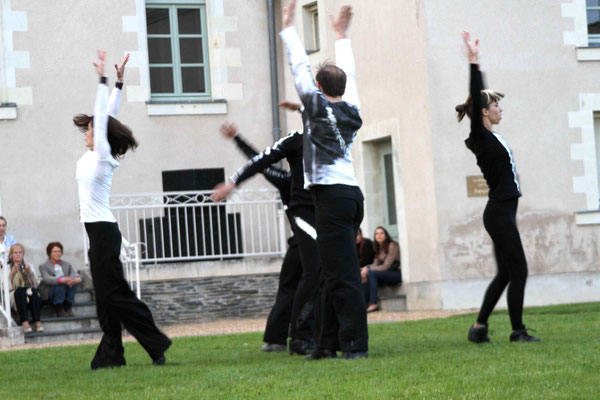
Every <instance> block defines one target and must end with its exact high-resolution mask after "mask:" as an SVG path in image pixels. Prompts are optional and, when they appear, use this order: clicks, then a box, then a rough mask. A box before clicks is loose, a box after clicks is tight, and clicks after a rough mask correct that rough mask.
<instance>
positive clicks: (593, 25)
mask: <svg viewBox="0 0 600 400" xmlns="http://www.w3.org/2000/svg"><path fill="white" fill-rule="evenodd" d="M587 22H588V33H589V34H599V33H600V11H597V10H594V11H591V10H588V12H587Z"/></svg>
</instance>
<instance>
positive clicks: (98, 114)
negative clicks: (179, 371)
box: [73, 50, 171, 369]
mask: <svg viewBox="0 0 600 400" xmlns="http://www.w3.org/2000/svg"><path fill="white" fill-rule="evenodd" d="M105 57H106V52H105V51H100V50H99V51H98V61H97V62H94V67H95V68H96V72H97V73H98V75H99V76H100V84H99V85H98V90H97V92H96V103H95V106H94V115H93V116H88V115H85V114H79V115H76V116H75V117H74V118H73V122H74V123H75V125H76V126H77V127H78V128H79V129H80V130H81V131H82V132H84V133H85V144H86V146H87V147H88V148H90V151H88V152H86V153H85V154H84V155H83V156H82V157H81V158H80V159H79V161H78V162H77V173H76V178H77V183H78V186H79V189H78V191H79V209H80V217H81V222H83V223H84V224H85V230H86V231H87V234H88V237H89V243H90V249H89V256H90V269H91V272H92V280H93V284H94V291H95V293H96V309H97V313H98V321H99V322H100V327H101V328H102V331H103V332H104V335H103V336H102V341H101V342H100V345H99V346H98V350H97V351H96V354H95V355H94V358H93V359H92V362H91V367H92V369H98V368H106V367H119V366H121V365H125V358H124V357H123V353H124V349H123V341H122V337H121V323H122V324H123V326H124V327H125V329H127V330H128V331H129V333H131V334H132V335H133V336H134V337H135V338H136V339H137V340H138V342H139V343H140V344H141V345H142V346H143V347H144V349H145V350H146V351H147V352H148V354H149V355H150V357H151V358H152V363H153V364H154V365H163V364H164V363H165V351H166V350H167V349H168V348H169V346H170V345H171V340H170V339H169V338H168V337H167V336H165V335H164V334H163V333H162V332H161V331H160V330H159V329H158V328H157V327H156V324H155V323H154V319H153V318H152V313H151V312H150V310H149V309H148V307H147V306H146V304H145V303H143V302H142V301H141V300H140V299H138V298H137V297H136V296H135V293H134V292H133V291H132V290H131V289H130V288H129V285H128V284H127V282H126V281H125V278H124V277H123V265H122V264H121V261H120V260H119V255H120V253H121V232H120V231H119V227H118V225H117V223H116V220H115V217H114V216H113V215H112V212H111V211H110V206H109V197H110V187H111V184H112V176H113V174H114V171H115V169H116V168H117V167H118V166H119V162H118V161H117V158H119V157H121V156H123V155H125V153H126V152H127V151H128V150H129V149H135V148H136V147H137V142H136V140H135V138H134V137H133V134H132V132H131V131H130V130H129V128H127V127H126V126H125V125H123V124H121V123H120V122H119V121H117V120H116V119H115V118H114V117H115V116H116V115H117V111H118V108H119V102H120V98H121V88H122V86H123V72H124V69H125V64H126V63H127V61H128V59H129V54H128V55H127V56H125V59H124V60H123V63H122V64H121V65H120V66H117V65H115V69H116V70H117V84H116V87H115V89H113V92H112V94H111V96H110V100H109V99H108V86H107V79H106V77H105V76H104V59H105Z"/></svg>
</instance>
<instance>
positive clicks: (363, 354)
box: [342, 351, 369, 360]
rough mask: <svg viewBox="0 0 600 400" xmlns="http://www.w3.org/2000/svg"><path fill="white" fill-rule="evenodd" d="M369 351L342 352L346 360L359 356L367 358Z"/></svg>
mask: <svg viewBox="0 0 600 400" xmlns="http://www.w3.org/2000/svg"><path fill="white" fill-rule="evenodd" d="M367 357H369V353H368V352H366V351H345V352H343V353H342V359H344V360H356V359H357V358H367Z"/></svg>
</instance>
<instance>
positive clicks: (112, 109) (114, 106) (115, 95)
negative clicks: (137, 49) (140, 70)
mask: <svg viewBox="0 0 600 400" xmlns="http://www.w3.org/2000/svg"><path fill="white" fill-rule="evenodd" d="M127 61H129V53H127V54H126V55H125V58H124V59H123V62H122V63H121V65H117V64H115V70H116V72H117V83H116V84H115V87H114V89H113V90H112V92H111V93H110V98H109V99H108V115H110V116H111V117H113V118H117V114H118V113H119V106H120V105H121V91H122V90H123V75H125V64H127Z"/></svg>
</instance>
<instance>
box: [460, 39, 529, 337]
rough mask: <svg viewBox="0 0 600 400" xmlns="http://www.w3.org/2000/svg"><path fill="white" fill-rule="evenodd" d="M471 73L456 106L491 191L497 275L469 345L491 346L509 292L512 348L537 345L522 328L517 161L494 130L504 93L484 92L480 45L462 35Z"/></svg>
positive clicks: (523, 269)
mask: <svg viewBox="0 0 600 400" xmlns="http://www.w3.org/2000/svg"><path fill="white" fill-rule="evenodd" d="M462 36H463V40H464V42H465V46H466V48H467V57H468V59H469V64H470V68H471V81H470V90H469V92H470V96H469V98H468V99H467V101H466V102H465V103H464V104H460V105H458V106H456V111H457V112H458V121H459V122H460V121H461V120H462V119H463V117H464V116H465V115H467V116H468V117H469V118H470V119H471V133H470V134H469V137H468V138H467V140H465V144H466V146H467V148H468V149H469V150H471V151H472V152H473V154H475V157H476V158H477V165H479V168H480V169H481V172H482V173H483V176H484V178H485V180H486V182H487V184H488V187H489V200H488V203H487V205H486V207H485V210H484V212H483V225H484V227H485V229H486V231H487V232H488V234H489V235H490V237H491V238H492V242H493V243H494V254H495V256H496V262H497V265H498V273H497V274H496V276H495V277H494V279H493V280H492V282H491V283H490V285H489V286H488V288H487V291H486V292H485V296H484V298H483V304H482V305H481V309H480V311H479V315H478V317H477V321H476V322H475V324H473V326H471V328H470V329H469V334H468V339H469V340H470V341H471V342H475V343H485V342H490V338H489V336H488V317H489V316H490V314H491V313H492V311H493V309H494V307H495V306H496V303H497V302H498V299H500V296H501V295H502V292H503V291H504V289H505V288H506V287H507V286H508V292H507V296H506V297H507V301H508V314H509V316H510V323H511V325H512V329H513V331H512V333H511V334H510V341H511V342H539V341H540V339H536V338H534V337H533V336H531V335H529V334H528V333H527V328H525V325H523V320H522V316H523V299H524V294H525V282H526V281H527V261H526V260H525V252H524V251H523V245H522V244H521V237H520V235H519V230H518V229H517V223H516V214H517V205H518V201H519V197H521V189H520V187H519V182H518V180H517V171H516V166H515V160H514V158H513V154H512V151H511V149H510V147H509V146H508V143H507V142H506V140H504V138H503V137H502V136H500V135H499V134H498V133H496V132H494V130H493V126H494V125H497V124H499V123H500V120H501V119H502V108H501V107H500V106H499V105H498V102H499V101H500V99H502V98H503V97H504V95H503V94H502V93H499V92H495V91H493V90H485V88H484V85H483V79H482V77H481V72H480V70H479V65H478V63H479V48H478V46H479V40H476V41H475V43H472V42H471V38H470V34H469V33H468V32H463V35H462Z"/></svg>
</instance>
